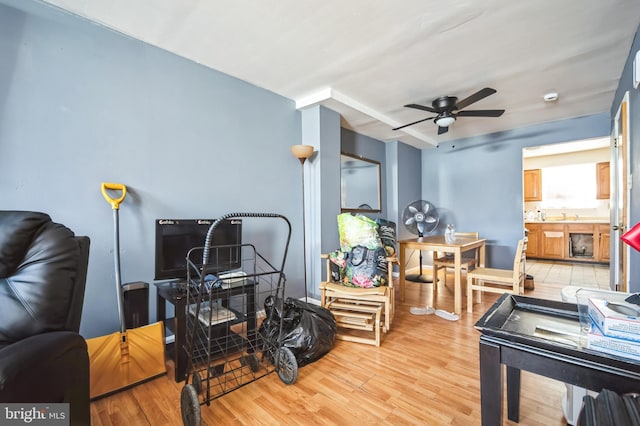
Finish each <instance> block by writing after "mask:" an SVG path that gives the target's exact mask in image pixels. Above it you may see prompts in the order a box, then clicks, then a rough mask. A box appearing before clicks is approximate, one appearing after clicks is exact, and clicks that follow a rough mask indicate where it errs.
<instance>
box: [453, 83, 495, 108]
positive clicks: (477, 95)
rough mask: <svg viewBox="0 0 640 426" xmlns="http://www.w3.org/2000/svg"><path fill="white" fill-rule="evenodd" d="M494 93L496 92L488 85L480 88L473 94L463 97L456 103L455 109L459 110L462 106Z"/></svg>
mask: <svg viewBox="0 0 640 426" xmlns="http://www.w3.org/2000/svg"><path fill="white" fill-rule="evenodd" d="M494 93H496V90H495V89H492V88H490V87H485V88H484V89H480V90H478V91H477V92H476V93H474V94H473V95H471V96H469V97H468V98H465V99H463V100H461V101H460V102H458V103H456V109H458V110H460V109H462V108H464V107H467V106H469V105H471V104H472V103H474V102H478V101H479V100H481V99H484V98H486V97H487V96H489V95H493V94H494Z"/></svg>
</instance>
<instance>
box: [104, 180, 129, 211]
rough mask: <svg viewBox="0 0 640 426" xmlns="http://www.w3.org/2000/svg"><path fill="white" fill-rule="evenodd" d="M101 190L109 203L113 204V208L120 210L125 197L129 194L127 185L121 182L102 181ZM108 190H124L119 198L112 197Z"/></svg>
mask: <svg viewBox="0 0 640 426" xmlns="http://www.w3.org/2000/svg"><path fill="white" fill-rule="evenodd" d="M101 190H102V196H103V197H104V199H105V200H107V203H109V204H111V208H112V209H113V210H118V209H119V208H120V203H121V202H122V201H124V197H126V196H127V187H126V186H124V185H123V184H121V183H109V182H102V185H101ZM107 190H111V191H122V195H120V197H119V198H111V197H110V196H109V194H108V193H107Z"/></svg>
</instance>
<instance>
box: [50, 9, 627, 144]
mask: <svg viewBox="0 0 640 426" xmlns="http://www.w3.org/2000/svg"><path fill="white" fill-rule="evenodd" d="M44 1H46V2H48V3H51V4H54V5H57V6H59V7H61V8H63V9H66V10H68V11H70V12H72V13H75V14H78V15H80V16H83V17H86V18H88V19H90V20H93V21H95V22H98V23H100V24H102V25H105V26H107V27H109V28H113V29H115V30H117V31H119V32H122V33H124V34H127V35H129V36H131V37H134V38H137V39H140V40H143V41H145V42H147V43H149V44H152V45H155V46H158V47H161V48H162V49H166V50H168V51H171V52H174V53H176V54H177V55H180V56H183V57H186V58H189V59H191V60H193V61H195V62H197V63H200V64H203V65H205V66H208V67H211V68H214V69H216V70H219V71H222V72H224V73H226V74H229V75H232V76H235V77H237V78H239V79H242V80H245V81H247V82H249V83H252V84H254V85H256V86H259V87H262V88H265V89H268V90H270V91H272V92H275V93H277V94H279V95H282V96H285V97H287V98H289V99H292V100H294V101H295V102H296V105H297V107H298V108H304V107H306V106H309V105H315V104H323V105H326V106H327V107H328V108H331V109H333V110H334V111H337V112H339V113H340V114H341V116H342V126H343V127H346V128H348V129H351V130H354V131H356V132H358V133H361V134H364V135H367V136H370V137H373V138H376V139H379V140H383V141H388V140H401V141H403V142H406V143H409V144H411V145H414V146H416V147H418V148H426V147H432V146H435V145H437V144H438V143H440V142H442V141H446V140H451V139H458V138H463V137H468V136H475V135H481V134H487V133H493V132H497V131H502V130H508V129H514V128H518V127H523V126H528V125H533V124H538V123H543V122H549V121H555V120H561V119H566V118H571V117H578V116H583V115H588V114H595V113H602V112H609V110H610V108H611V104H612V102H613V97H614V94H615V90H616V88H617V86H618V82H619V79H620V75H621V72H622V69H623V67H624V62H625V60H626V58H627V56H628V55H629V53H630V52H629V49H630V47H631V43H632V41H633V36H634V34H635V31H636V29H637V27H638V24H639V22H640V1H639V0H560V1H558V0H527V1H525V0H521V1H517V0H515V1H514V0H482V1H478V0H452V1H448V2H443V1H442V0H400V1H398V0H393V1H392V0H348V1H344V0H322V1H309V0H260V1H253V2H245V1H237V0H236V1H234V0H135V1H131V0H108V1H107V0H44ZM483 87H492V88H494V89H496V90H497V91H498V93H496V94H494V95H491V96H489V97H487V98H485V99H483V100H481V101H479V102H477V103H476V104H473V105H472V106H469V107H467V108H465V109H466V110H473V109H505V110H506V112H505V114H504V115H503V116H502V117H500V118H476V117H459V118H458V120H457V121H456V123H454V124H453V125H452V126H450V128H449V132H448V133H446V134H444V135H441V136H438V135H437V128H436V125H435V124H434V123H433V122H432V121H431V120H428V121H426V122H423V123H420V124H417V125H415V126H411V127H407V128H405V129H403V130H400V131H393V130H392V128H393V127H397V126H400V125H403V124H407V123H409V122H413V121H416V120H419V119H422V118H426V117H429V116H433V115H434V114H431V113H428V112H423V111H420V110H416V109H410V108H404V107H403V105H405V104H408V103H418V104H422V105H431V101H432V100H433V99H435V98H437V97H439V96H446V95H448V96H458V98H460V99H462V98H465V97H467V96H469V95H471V94H472V93H474V92H476V91H477V90H479V89H481V88H483ZM550 91H557V92H558V93H559V95H560V97H559V100H558V101H556V102H554V103H545V102H543V99H542V97H543V95H544V94H545V93H547V92H550Z"/></svg>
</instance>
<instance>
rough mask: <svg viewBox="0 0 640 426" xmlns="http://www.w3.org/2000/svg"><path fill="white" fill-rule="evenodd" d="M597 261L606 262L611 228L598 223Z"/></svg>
mask: <svg viewBox="0 0 640 426" xmlns="http://www.w3.org/2000/svg"><path fill="white" fill-rule="evenodd" d="M598 231H599V235H598V259H597V260H598V261H600V262H608V261H609V247H610V245H611V240H610V236H611V230H610V229H609V225H600V226H598Z"/></svg>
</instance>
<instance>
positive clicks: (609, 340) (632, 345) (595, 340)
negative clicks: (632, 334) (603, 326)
mask: <svg viewBox="0 0 640 426" xmlns="http://www.w3.org/2000/svg"><path fill="white" fill-rule="evenodd" d="M587 348H589V349H592V350H596V351H599V352H604V353H607V354H610V355H616V356H619V357H623V358H629V359H633V360H635V361H640V342H635V341H632V340H626V339H618V338H615V337H608V336H605V335H604V334H602V331H601V330H600V329H599V328H598V327H597V326H596V325H595V324H593V325H592V327H591V330H590V331H589V333H588V334H587Z"/></svg>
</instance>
